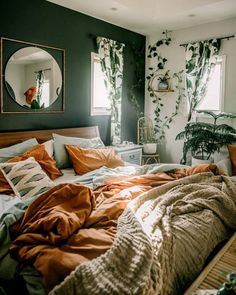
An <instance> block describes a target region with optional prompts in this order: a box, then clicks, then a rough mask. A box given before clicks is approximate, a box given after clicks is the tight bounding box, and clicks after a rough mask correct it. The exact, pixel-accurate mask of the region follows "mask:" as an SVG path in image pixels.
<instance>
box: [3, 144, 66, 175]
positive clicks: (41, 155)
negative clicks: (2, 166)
mask: <svg viewBox="0 0 236 295" xmlns="http://www.w3.org/2000/svg"><path fill="white" fill-rule="evenodd" d="M30 157H34V158H35V160H36V161H37V162H38V163H39V164H40V166H41V167H42V169H43V170H44V171H45V172H46V173H47V175H48V176H49V177H50V178H51V179H52V180H54V179H56V178H57V177H59V176H61V175H62V172H61V171H60V170H59V169H58V168H57V167H56V161H55V160H53V159H52V158H51V157H50V156H49V155H48V153H47V151H46V149H45V146H44V145H43V144H38V145H35V146H33V147H32V148H31V149H30V150H28V151H26V152H25V153H24V154H23V155H20V156H17V157H14V158H12V159H10V160H8V161H7V162H8V163H12V162H19V161H22V160H26V159H28V158H30Z"/></svg>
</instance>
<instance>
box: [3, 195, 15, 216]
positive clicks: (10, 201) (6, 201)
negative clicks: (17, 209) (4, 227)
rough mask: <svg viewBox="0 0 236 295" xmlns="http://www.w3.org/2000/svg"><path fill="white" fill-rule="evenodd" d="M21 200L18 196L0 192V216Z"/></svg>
mask: <svg viewBox="0 0 236 295" xmlns="http://www.w3.org/2000/svg"><path fill="white" fill-rule="evenodd" d="M19 201H20V199H19V198H18V197H17V196H12V195H6V194H0V217H1V214H2V213H3V212H4V211H5V210H8V209H9V208H10V207H11V206H12V205H14V204H16V203H17V202H19Z"/></svg>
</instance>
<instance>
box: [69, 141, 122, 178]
mask: <svg viewBox="0 0 236 295" xmlns="http://www.w3.org/2000/svg"><path fill="white" fill-rule="evenodd" d="M66 150H67V152H68V154H69V158H70V160H71V162H72V165H73V168H74V170H75V172H76V173H77V174H79V175H82V174H85V173H87V172H89V171H92V170H95V169H98V168H100V167H102V166H106V167H108V168H115V167H118V166H124V162H123V161H122V159H121V158H120V156H119V155H117V154H116V152H115V150H114V149H111V148H107V149H100V148H99V149H93V148H80V147H78V146H73V145H66Z"/></svg>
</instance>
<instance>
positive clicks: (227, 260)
mask: <svg viewBox="0 0 236 295" xmlns="http://www.w3.org/2000/svg"><path fill="white" fill-rule="evenodd" d="M232 271H236V233H234V235H233V236H232V237H231V239H230V240H229V241H228V242H227V243H226V244H225V246H224V247H223V248H222V249H221V250H220V252H219V253H218V254H217V255H216V256H215V257H214V258H213V259H212V261H211V262H210V263H209V264H208V265H207V267H206V268H205V269H204V270H203V271H202V272H201V274H200V275H199V277H198V278H197V279H196V280H195V281H194V282H193V284H192V285H191V286H190V287H189V288H188V290H187V291H186V292H185V293H184V295H192V294H193V293H194V291H197V290H205V289H207V290H214V289H218V288H219V287H220V286H221V285H222V283H223V282H225V277H224V276H223V275H222V273H223V272H227V273H228V272H232Z"/></svg>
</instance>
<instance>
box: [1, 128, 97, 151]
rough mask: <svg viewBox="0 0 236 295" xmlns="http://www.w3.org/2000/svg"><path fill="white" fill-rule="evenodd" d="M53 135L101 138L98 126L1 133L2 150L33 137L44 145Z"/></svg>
mask: <svg viewBox="0 0 236 295" xmlns="http://www.w3.org/2000/svg"><path fill="white" fill-rule="evenodd" d="M52 133H56V134H60V135H64V136H72V137H82V138H93V137H99V136H100V134H99V129H98V126H90V127H75V128H64V129H46V130H30V131H11V132H0V148H4V147H7V146H10V145H13V144H16V143H20V142H22V141H24V140H27V139H29V138H33V137H34V138H36V139H37V140H38V142H39V143H42V142H45V141H47V140H49V139H52Z"/></svg>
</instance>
